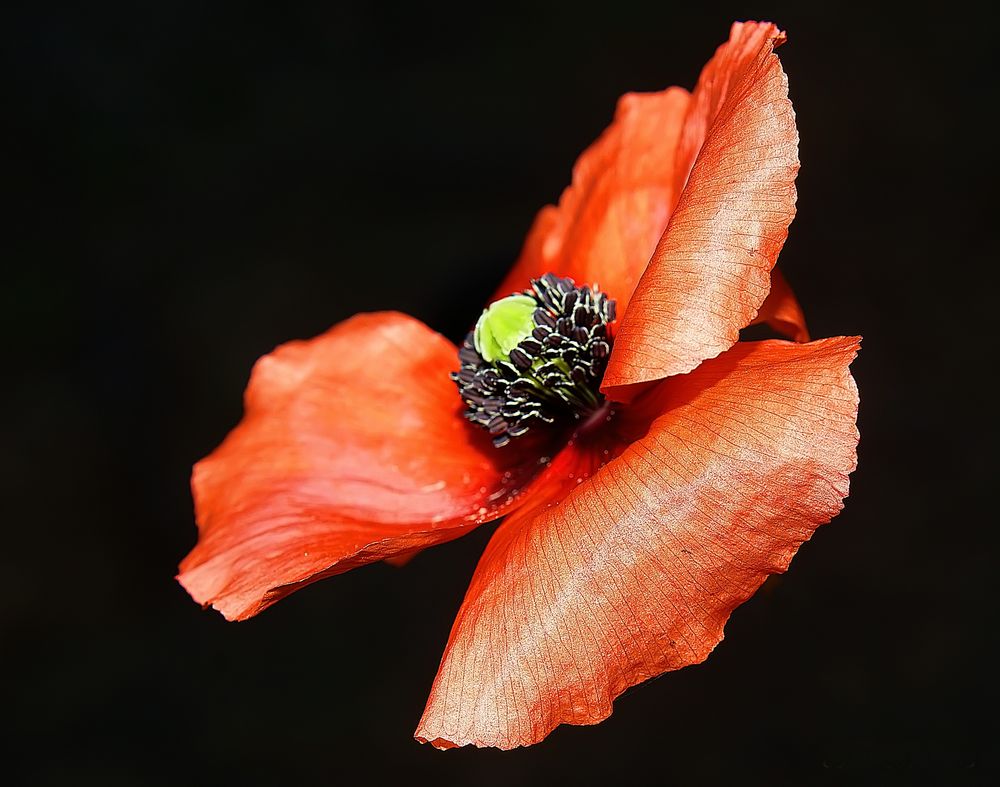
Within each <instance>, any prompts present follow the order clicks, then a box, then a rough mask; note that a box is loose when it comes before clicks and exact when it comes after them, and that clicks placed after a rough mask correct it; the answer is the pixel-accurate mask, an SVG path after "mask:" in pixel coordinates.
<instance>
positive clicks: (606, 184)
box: [495, 87, 690, 314]
mask: <svg viewBox="0 0 1000 787" xmlns="http://www.w3.org/2000/svg"><path fill="white" fill-rule="evenodd" d="M689 98H690V95H689V94H688V92H687V91H686V90H683V89H682V88H678V87H672V88H669V89H667V90H664V91H662V92H659V93H630V94H628V95H625V96H622V98H621V99H620V100H619V102H618V108H617V110H616V112H615V117H614V121H613V122H612V124H611V125H610V126H609V127H608V128H607V129H606V130H605V132H604V133H603V134H602V135H601V136H600V138H599V139H598V140H597V141H596V142H595V143H594V144H593V145H591V146H590V147H589V148H588V149H587V150H586V151H585V152H584V153H583V154H582V155H581V156H580V158H579V159H578V160H577V162H576V165H575V166H574V167H573V183H572V185H571V186H569V187H568V188H567V189H566V190H565V191H564V192H563V194H562V197H561V198H560V200H559V205H558V207H553V206H547V207H545V208H543V209H542V211H541V213H539V215H538V218H537V219H536V220H535V224H534V225H533V226H532V229H531V231H530V232H529V234H528V239H527V241H526V242H525V246H524V250H523V251H522V253H521V257H520V259H519V260H518V262H517V264H516V265H515V266H514V268H513V269H512V270H511V272H510V274H509V275H508V276H507V278H506V279H504V281H503V283H502V284H501V285H500V287H499V288H498V290H497V293H496V296H495V297H497V298H499V297H503V296H505V295H510V294H511V293H512V292H516V291H519V290H523V289H525V288H526V287H527V286H528V283H529V281H530V280H531V279H533V278H538V277H539V276H541V275H542V274H544V273H549V272H551V273H557V274H559V275H562V276H571V277H572V278H573V279H574V280H576V283H577V284H580V285H583V284H594V283H596V284H598V285H599V286H600V288H601V289H602V290H604V291H605V292H607V293H608V294H609V295H610V296H611V297H613V298H615V299H617V300H618V308H619V314H621V312H622V310H623V309H624V307H625V306H626V304H627V303H628V299H629V297H630V295H631V294H632V290H633V289H634V288H635V285H636V282H638V281H639V277H640V276H641V275H642V271H643V270H644V269H645V267H646V264H647V263H648V262H649V258H650V255H651V254H652V253H653V249H655V248H656V244H657V241H659V239H660V236H661V235H662V234H663V230H664V228H665V227H666V226H667V220H668V218H669V217H670V211H671V210H672V209H673V207H674V205H675V204H676V202H677V197H678V195H679V189H678V187H677V185H676V178H675V164H674V158H675V154H676V150H677V141H678V137H679V134H680V131H681V125H682V123H683V120H684V117H685V114H686V111H687V106H688V100H689Z"/></svg>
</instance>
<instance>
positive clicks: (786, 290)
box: [750, 268, 809, 342]
mask: <svg viewBox="0 0 1000 787" xmlns="http://www.w3.org/2000/svg"><path fill="white" fill-rule="evenodd" d="M759 323H767V324H768V325H770V326H771V327H772V328H773V329H774V330H776V331H777V332H778V333H780V334H783V335H784V336H787V337H788V338H789V339H791V340H792V341H796V342H807V341H809V329H808V328H807V327H806V316H805V315H804V314H803V313H802V307H801V306H799V302H798V300H797V299H796V297H795V293H794V292H792V287H791V285H790V284H789V283H788V280H787V279H786V278H785V277H784V275H783V274H782V273H781V271H780V270H778V269H777V268H775V269H774V270H772V271H771V291H770V292H769V293H768V294H767V298H765V299H764V304H763V305H762V306H761V307H760V311H759V312H758V313H757V316H756V317H755V318H754V321H753V322H752V323H750V324H751V325H757V324H759Z"/></svg>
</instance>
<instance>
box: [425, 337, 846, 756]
mask: <svg viewBox="0 0 1000 787" xmlns="http://www.w3.org/2000/svg"><path fill="white" fill-rule="evenodd" d="M858 341H859V340H858V339H857V338H837V339H827V340H823V341H818V342H813V343H811V344H792V343H789V342H784V341H767V342H757V343H742V344H737V345H736V346H735V347H734V348H732V349H731V350H730V351H729V352H727V353H725V354H724V355H722V356H720V357H719V358H716V359H714V360H711V361H706V362H705V363H703V364H702V365H701V366H700V367H699V368H698V369H697V370H696V371H694V372H692V373H691V374H689V375H684V376H681V377H675V378H672V379H670V380H666V381H664V382H662V383H661V384H660V385H658V386H656V387H655V388H654V389H652V390H651V391H650V392H649V393H648V394H647V395H646V396H644V397H642V399H640V400H639V401H637V402H636V404H635V405H634V407H633V409H632V410H631V411H630V412H628V413H623V417H624V418H625V419H626V420H631V421H632V422H633V426H634V425H635V424H639V423H644V424H645V427H644V434H643V435H642V436H641V437H638V438H637V439H636V440H635V441H634V442H633V443H632V445H630V446H629V447H628V448H626V449H625V450H624V451H623V452H622V453H621V454H620V455H619V456H618V457H617V458H615V459H613V460H612V461H611V462H609V463H608V464H607V465H606V466H604V467H603V468H600V469H598V470H597V471H596V472H595V473H594V474H593V476H592V477H591V478H590V479H589V480H588V481H586V482H584V483H582V484H580V485H579V486H578V487H577V488H575V489H573V490H572V491H570V492H569V494H568V495H567V496H566V497H565V498H564V499H563V500H562V501H561V502H560V503H559V504H558V505H555V506H550V507H548V508H545V509H537V510H536V515H534V516H531V517H523V516H520V515H518V514H514V515H513V516H512V517H510V518H509V519H508V520H507V521H505V522H504V523H503V524H501V526H500V527H499V528H498V530H497V532H496V533H495V534H494V536H493V539H492V540H491V542H490V544H489V546H488V547H487V549H486V551H485V553H484V554H483V557H482V559H481V561H480V563H479V566H478V568H477V569H476V573H475V576H474V577H473V579H472V583H471V585H470V587H469V590H468V593H467V595H466V598H465V601H464V602H463V604H462V607H461V609H460V610H459V613H458V617H457V619H456V621H455V625H454V627H453V629H452V632H451V636H450V639H449V641H448V645H447V647H446V649H445V653H444V656H443V659H442V662H441V666H440V669H439V671H438V674H437V677H436V679H435V681H434V685H433V688H432V689H431V694H430V699H429V701H428V704H427V708H426V710H425V712H424V715H423V718H422V719H421V721H420V724H419V727H418V729H417V732H416V737H417V738H418V740H421V741H424V742H430V743H432V744H434V745H435V746H438V747H442V748H447V747H451V746H462V745H467V744H475V745H477V746H496V747H499V748H503V749H508V748H512V747H515V746H523V745H529V744H533V743H537V742H538V741H540V740H542V738H544V737H545V736H546V735H547V734H548V733H549V732H550V731H551V730H552V729H553V728H554V727H556V726H557V725H559V724H564V723H565V724H594V723H597V722H599V721H601V720H602V719H604V718H606V717H607V716H608V715H610V714H611V711H612V701H613V700H614V699H615V698H616V697H617V696H618V695H620V694H621V693H622V692H623V691H624V690H625V689H627V688H628V687H630V686H633V685H635V684H637V683H640V682H642V681H644V680H647V679H649V678H652V677H655V676H657V675H659V674H661V673H663V672H665V671H667V670H673V669H678V668H680V667H683V666H685V665H688V664H694V663H697V662H700V661H702V660H704V659H705V658H706V657H707V655H708V654H709V652H710V651H711V650H712V649H713V648H714V647H715V646H716V644H718V642H719V641H720V640H721V639H722V636H723V625H724V624H725V622H726V620H727V618H728V617H729V615H730V613H731V612H732V611H733V609H734V608H735V607H737V606H738V605H739V604H741V603H743V602H744V601H746V600H747V599H748V598H749V597H750V596H751V595H752V594H753V593H754V591H755V590H756V589H757V588H758V587H759V586H760V585H761V583H762V582H763V581H764V579H765V578H766V577H767V576H768V575H769V574H772V573H775V572H781V571H784V570H785V569H786V568H787V567H788V564H789V562H790V561H791V559H792V557H793V556H794V554H795V553H796V551H797V550H798V548H799V546H800V545H801V544H802V543H803V542H804V541H806V540H807V539H808V538H809V537H810V536H811V535H812V533H813V531H814V530H815V529H816V527H817V526H819V525H821V524H823V523H824V522H827V521H829V520H830V518H831V517H833V516H834V515H835V514H837V512H839V511H840V509H841V508H842V505H843V504H842V500H843V498H844V497H845V496H846V495H847V492H848V473H850V472H851V471H852V470H853V469H854V467H855V464H856V453H855V448H856V445H857V441H858V432H857V428H856V425H855V422H856V416H857V407H858V395H857V388H856V387H855V384H854V380H853V379H852V377H851V375H850V373H849V370H848V366H849V364H850V362H851V360H852V359H853V358H854V356H855V354H856V352H857V347H858Z"/></svg>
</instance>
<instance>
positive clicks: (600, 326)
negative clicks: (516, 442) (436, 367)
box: [451, 273, 615, 448]
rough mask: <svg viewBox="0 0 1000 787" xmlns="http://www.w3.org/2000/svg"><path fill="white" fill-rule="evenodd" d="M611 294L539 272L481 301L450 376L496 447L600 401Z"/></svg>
mask: <svg viewBox="0 0 1000 787" xmlns="http://www.w3.org/2000/svg"><path fill="white" fill-rule="evenodd" d="M614 321H615V302H614V301H613V300H611V299H609V298H608V296H607V295H606V294H605V293H603V292H600V291H599V290H598V289H597V288H596V286H595V287H594V288H590V287H577V286H576V283H575V282H574V281H573V280H572V279H569V278H559V277H558V276H556V275H555V274H552V273H546V274H545V275H544V276H542V277H541V278H539V279H533V280H532V281H531V289H530V290H526V291H525V292H523V293H518V294H516V295H511V296H509V297H507V298H501V299H500V300H498V301H496V302H495V303H493V304H491V305H490V306H489V308H488V309H486V310H485V311H484V312H483V314H482V316H481V317H480V318H479V321H478V322H477V323H476V327H475V330H473V331H472V332H470V333H469V335H468V336H466V338H465V341H464V342H463V343H462V347H461V349H460V350H459V351H458V357H459V360H460V361H461V363H462V368H461V370H460V371H458V372H455V373H452V375H451V378H452V380H454V381H455V383H456V385H458V389H459V392H460V393H461V395H462V399H463V400H464V401H465V404H466V408H467V409H466V411H465V417H466V418H467V419H468V420H470V421H471V422H472V423H474V424H478V425H479V426H481V427H483V428H484V429H487V430H489V433H490V434H491V435H492V436H493V444H494V445H495V446H497V447H498V448H499V447H501V446H504V445H506V444H507V443H509V442H510V441H511V439H512V438H514V437H520V436H521V435H523V434H525V433H527V432H528V431H529V430H530V429H532V428H535V427H537V426H539V425H541V424H555V423H556V422H558V421H560V420H566V421H574V420H577V421H578V420H580V419H586V418H588V417H590V416H591V415H592V414H593V413H594V412H596V411H597V410H599V409H600V408H601V406H602V405H603V404H604V395H603V394H601V392H600V390H599V389H600V385H601V378H602V377H603V376H604V369H605V367H606V366H607V361H608V355H609V354H610V353H611V343H612V338H613V337H612V332H611V324H612V323H614Z"/></svg>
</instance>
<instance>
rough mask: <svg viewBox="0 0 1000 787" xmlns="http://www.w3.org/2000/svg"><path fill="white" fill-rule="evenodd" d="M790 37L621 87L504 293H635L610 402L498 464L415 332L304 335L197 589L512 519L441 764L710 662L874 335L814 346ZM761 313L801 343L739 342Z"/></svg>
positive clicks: (830, 479) (617, 331)
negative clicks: (795, 277)
mask: <svg viewBox="0 0 1000 787" xmlns="http://www.w3.org/2000/svg"><path fill="white" fill-rule="evenodd" d="M784 40H785V35H784V33H783V32H781V31H779V30H778V28H776V27H775V26H774V25H771V24H769V23H757V22H746V23H736V24H734V25H733V28H732V30H731V32H730V37H729V40H728V41H727V42H726V43H725V44H723V45H722V46H721V47H719V49H718V50H717V51H716V53H715V55H714V57H712V59H711V60H710V61H709V62H708V64H707V65H706V66H705V68H704V70H703V71H702V74H701V76H700V78H699V80H698V83H697V85H696V87H695V88H694V90H693V91H692V92H690V93H689V92H688V91H686V90H684V89H682V88H676V87H674V88H669V89H667V90H665V91H663V92H660V93H652V94H629V95H626V96H624V97H623V98H622V99H621V100H620V101H619V104H618V108H617V110H616V112H615V115H614V120H613V122H612V124H611V126H610V127H609V128H608V129H607V130H606V131H605V132H604V134H602V135H601V137H600V138H599V139H598V140H597V141H596V142H595V143H594V144H593V145H592V146H591V147H590V148H589V149H588V150H586V151H585V152H584V153H583V154H582V155H581V156H580V158H579V160H578V161H577V163H576V166H575V167H574V168H573V174H572V183H571V185H570V186H569V187H568V188H567V189H566V190H565V191H564V192H563V194H562V196H561V198H560V200H559V202H558V205H554V206H548V207H546V208H543V209H542V211H541V212H540V213H539V214H538V216H537V218H536V220H535V222H534V224H533V225H532V227H531V230H530V232H529V234H528V237H527V239H526V241H525V244H524V248H523V250H522V252H521V255H520V257H519V259H518V261H517V262H516V264H515V265H514V267H513V268H512V270H511V271H510V273H509V274H508V276H507V277H506V278H505V279H504V281H503V282H502V283H501V285H500V287H499V289H498V290H497V293H496V298H497V299H499V298H502V297H504V296H508V295H511V294H512V293H522V292H525V291H527V290H529V288H530V286H531V284H532V282H533V281H535V280H538V279H540V278H542V277H543V276H545V275H546V274H550V273H551V274H556V275H557V276H561V277H569V278H571V279H573V280H574V281H575V282H576V283H577V284H578V285H580V286H581V287H583V286H585V285H588V286H592V285H594V284H596V285H599V287H600V290H601V291H603V292H605V293H607V294H608V295H609V296H610V297H611V298H613V299H615V300H616V301H617V324H614V325H613V324H612V323H611V322H609V323H608V324H607V325H606V326H603V325H602V326H601V330H602V331H603V330H605V328H606V329H607V332H608V333H607V342H608V344H610V354H609V349H608V346H604V347H603V349H602V353H603V355H602V356H601V357H602V359H604V360H606V363H607V368H606V371H604V375H603V379H602V378H601V377H600V373H599V372H593V373H592V378H591V379H593V380H597V381H598V382H595V383H593V386H594V387H593V391H594V393H595V394H596V395H597V396H598V397H600V396H601V394H600V393H598V386H599V388H600V391H601V392H603V395H604V396H606V399H604V400H603V401H602V402H600V403H599V405H594V406H593V409H592V410H589V411H588V412H587V414H586V416H585V417H584V418H582V419H581V420H575V421H574V420H572V419H569V420H567V421H566V422H565V423H563V422H554V423H553V425H552V426H551V428H548V429H538V430H535V429H533V430H532V431H531V432H529V433H527V434H525V435H524V436H517V437H516V438H515V439H513V440H512V441H510V443H509V444H508V445H504V446H503V447H502V448H496V447H494V445H493V443H492V442H491V440H490V435H489V434H488V433H487V431H486V430H484V429H481V428H478V427H477V426H475V425H473V424H470V423H468V422H467V421H466V420H465V418H463V401H462V398H461V397H460V396H459V391H457V390H456V386H455V384H454V383H453V382H452V380H451V379H449V375H450V374H451V373H452V372H456V370H458V369H459V362H458V355H457V353H458V349H457V348H456V347H455V346H454V345H453V344H452V343H451V342H449V341H448V340H446V339H445V338H443V337H442V336H440V335H439V334H437V333H435V332H434V331H432V330H431V329H430V328H428V327H426V326H424V325H423V324H421V323H419V322H418V321H416V320H414V319H413V318H410V317H407V316H405V315H402V314H398V313H391V312H390V313H378V314H365V315H358V316H356V317H353V318H352V319H350V320H347V321H346V322H344V323H341V324H339V325H337V326H335V327H333V328H331V329H330V330H329V331H328V332H327V333H325V334H323V335H321V336H319V337H316V338H314V339H311V340H308V341H298V342H291V343H289V344H286V345H283V346H282V347H279V348H278V349H277V350H275V351H274V352H273V353H271V354H270V355H267V356H265V357H264V358H262V359H261V360H260V361H259V362H258V364H257V366H256V367H255V368H254V371H253V374H252V376H251V379H250V383H249V385H248V387H247V391H246V397H245V415H244V417H243V420H242V421H241V423H240V424H239V425H238V426H237V427H236V428H235V429H234V430H233V431H232V432H231V433H230V435H229V436H228V437H227V438H226V440H225V441H224V442H223V443H222V445H220V446H219V447H218V448H217V449H216V450H215V451H214V452H213V453H212V454H211V455H209V456H208V457H207V458H206V459H203V460H202V461H201V462H199V463H198V464H197V465H196V467H195V470H194V475H193V479H192V488H193V493H194V499H195V509H196V516H197V523H198V529H199V538H198V543H197V545H196V546H195V548H194V549H193V550H192V552H191V553H190V554H189V555H188V556H187V558H185V559H184V561H183V562H182V564H181V570H180V574H179V577H178V579H179V580H180V582H181V583H182V584H183V585H184V587H185V588H186V589H187V590H188V592H189V593H190V594H191V595H192V597H193V598H194V599H195V600H196V601H198V602H199V603H201V604H202V605H206V606H207V605H211V606H214V607H215V608H217V609H218V610H219V611H220V612H222V614H223V615H225V616H226V617H227V618H228V619H231V620H243V619H246V618H249V617H252V616H253V615H256V614H257V613H258V612H260V611H261V610H263V609H264V608H266V607H268V606H270V605H271V604H273V603H274V602H275V601H277V600H279V599H281V598H282V597H284V596H286V595H288V594H289V593H291V592H293V591H295V590H297V589H299V588H301V587H304V586H305V585H307V584H309V583H311V582H313V581H315V580H317V579H320V578H323V577H327V576H331V575H334V574H338V573H341V572H343V571H347V570H349V569H351V568H355V567H357V566H360V565H363V564H365V563H370V562H373V561H379V560H387V561H390V562H393V563H395V564H397V565H403V564H405V563H406V562H407V561H408V560H409V559H410V558H412V557H413V556H414V555H415V554H417V553H418V552H420V551H421V550H423V549H426V548H428V547H431V546H433V545H435V544H438V543H441V542H444V541H447V540H449V539H453V538H456V537H458V536H461V535H463V534H464V533H466V532H468V531H469V530H470V529H472V528H474V527H477V526H478V525H480V524H482V523H484V522H489V521H492V520H496V519H499V518H501V517H503V521H502V523H501V524H500V525H499V527H498V528H497V530H496V532H495V533H494V534H493V537H492V539H491V540H490V543H489V545H488V546H487V548H486V550H485V552H484V554H483V556H482V558H481V560H480V562H479V565H478V567H477V569H476V572H475V575H474V576H473V579H472V582H471V584H470V587H469V590H468V593H467V595H466V597H465V600H464V601H463V603H462V605H461V608H460V609H459V611H458V615H457V617H456V620H455V624H454V627H453V629H452V632H451V636H450V637H449V639H448V643H447V646H446V648H445V651H444V655H443V657H442V660H441V664H440V668H439V670H438V673H437V676H436V678H435V679H434V682H433V685H432V688H431V691H430V697H429V700H428V702H427V706H426V708H425V710H424V713H423V716H422V718H421V719H420V722H419V725H418V728H417V732H416V737H417V739H418V740H420V741H423V742H429V743H431V744H433V745H434V746H437V747H439V748H451V747H454V746H463V745H467V744H472V745H475V746H494V747H498V748H502V749H509V748H512V747H515V746H524V745H530V744H533V743H537V742H539V741H540V740H542V739H543V738H544V737H545V736H546V735H547V734H548V733H549V732H550V731H551V730H552V729H554V728H555V727H556V726H557V725H559V724H594V723H597V722H599V721H601V720H602V719H604V718H606V717H607V716H608V715H610V713H611V711H612V703H613V701H614V699H615V698H616V697H617V696H619V695H620V694H621V693H622V692H623V691H625V689H627V688H629V687H630V686H633V685H635V684H637V683H640V682H642V681H644V680H647V679H649V678H652V677H655V676H657V675H659V674H661V673H663V672H665V671H668V670H673V669H678V668H680V667H683V666H685V665H689V664H694V663H697V662H700V661H702V660H704V659H705V658H706V657H707V656H708V654H709V653H710V652H711V650H712V649H713V648H714V647H715V646H716V645H717V644H718V643H719V641H720V640H721V639H722V636H723V626H724V625H725V622H726V620H727V619H728V617H729V615H730V613H731V612H732V611H733V610H734V609H735V608H736V607H737V606H739V605H740V604H741V603H742V602H744V601H745V600H746V599H747V598H749V597H750V596H751V595H752V594H753V593H754V592H755V591H756V589H757V588H758V587H759V586H760V585H761V583H762V582H763V581H764V579H765V578H766V577H767V576H768V575H769V574H772V573H775V572H780V571H784V570H786V569H787V567H788V564H789V562H790V561H791V559H792V557H793V556H794V555H795V553H796V551H797V550H798V548H799V546H800V545H801V544H802V543H803V542H804V541H806V540H808V539H809V538H810V536H811V535H812V533H813V531H814V530H815V529H816V528H817V527H818V526H819V525H821V524H823V523H824V522H827V521H829V520H830V519H831V518H832V517H833V516H835V515H836V514H837V512H838V511H839V510H840V509H841V507H842V505H843V503H842V501H843V499H844V497H845V496H846V495H847V491H848V474H849V473H850V472H851V471H852V470H853V469H854V467H855V464H856V453H855V449H856V445H857V441H858V432H857V427H856V420H857V408H858V394H857V388H856V387H855V384H854V380H853V379H852V377H851V374H850V371H849V368H848V367H849V365H850V363H851V361H852V360H853V358H854V356H855V354H856V353H857V351H858V346H859V342H860V339H859V338H858V337H847V338H845V337H839V338H833V339H823V340H819V341H813V342H809V334H808V331H807V328H806V322H805V317H804V314H803V311H802V308H801V307H800V305H799V303H798V301H797V300H796V298H795V295H794V294H793V292H792V290H791V288H790V287H789V285H788V283H787V281H786V280H785V279H784V277H783V276H782V275H781V274H780V272H779V271H778V270H777V269H776V268H775V264H776V262H777V259H778V255H779V252H780V251H781V248H782V246H783V244H784V241H785V238H786V237H787V233H788V227H789V224H790V223H791V221H792V219H793V217H794V215H795V199H796V191H795V177H796V174H797V172H798V167H799V161H798V133H797V130H796V126H795V116H794V113H793V111H792V106H791V103H790V101H789V98H788V84H787V79H786V77H785V74H784V71H783V70H782V67H781V63H780V61H779V59H778V57H777V55H776V54H775V48H776V47H777V46H778V45H780V44H781V43H783V42H784ZM475 314H476V305H474V304H470V319H474V317H475ZM546 319H548V318H546ZM606 319H608V320H612V321H613V319H614V318H611V317H609V318H606ZM756 323H766V324H767V325H769V326H770V327H771V328H772V329H774V330H775V331H777V332H778V333H780V334H782V335H784V336H787V337H789V338H790V339H792V340H794V341H792V342H789V341H784V340H768V341H762V342H738V339H739V332H740V331H741V330H742V329H743V328H745V327H747V326H748V325H751V324H756ZM540 330H541V334H540V335H541V336H542V338H544V337H545V334H546V331H547V330H548V329H541V328H540ZM601 335H602V336H604V334H603V333H602V334H601ZM612 340H613V343H612ZM525 341H529V342H531V341H534V342H535V344H536V345H537V344H538V341H540V340H535V339H533V338H530V337H529V338H528V339H525ZM523 346H527V345H523ZM469 352H474V350H470V349H469V348H468V347H467V348H466V349H463V353H469ZM511 352H512V353H513V352H514V351H513V350H512V351H511ZM567 357H569V356H567ZM463 363H465V362H463ZM484 363H493V361H492V360H491V361H489V362H486V361H484ZM496 363H497V364H499V363H500V362H499V361H497V362H496ZM496 368H497V369H499V368H500V367H499V366H497V367H496ZM532 368H534V367H529V366H528V361H527V360H523V369H528V370H529V371H530V369H532ZM511 369H512V370H513V367H511ZM523 369H522V370H523ZM600 369H602V370H603V369H604V366H603V360H602V365H601V366H600ZM568 370H569V366H566V367H565V368H564V369H563V371H564V372H566V374H567V375H568V374H569V371H568ZM514 371H515V372H516V370H514ZM463 395H467V394H463ZM468 395H471V396H476V394H474V393H473V394H468ZM590 401H591V402H593V401H594V399H591V400H590ZM491 406H493V407H497V406H499V405H496V404H495V403H494V404H491ZM578 415H579V414H578Z"/></svg>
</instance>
